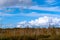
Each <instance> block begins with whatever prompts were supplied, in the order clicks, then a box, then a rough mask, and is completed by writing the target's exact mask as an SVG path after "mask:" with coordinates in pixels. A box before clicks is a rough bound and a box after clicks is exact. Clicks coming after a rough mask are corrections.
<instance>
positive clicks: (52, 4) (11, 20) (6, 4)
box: [0, 0, 60, 28]
mask: <svg viewBox="0 0 60 40" xmlns="http://www.w3.org/2000/svg"><path fill="white" fill-rule="evenodd" d="M41 16H52V17H59V18H60V0H0V24H17V23H19V22H21V21H31V20H35V19H38V18H39V17H41ZM3 28H5V26H3Z"/></svg>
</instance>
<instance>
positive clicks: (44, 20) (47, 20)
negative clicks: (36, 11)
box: [17, 16, 60, 28]
mask: <svg viewBox="0 0 60 40" xmlns="http://www.w3.org/2000/svg"><path fill="white" fill-rule="evenodd" d="M49 25H51V26H56V27H60V18H58V17H49V16H43V17H39V18H38V19H35V20H31V21H29V22H27V21H22V22H19V23H18V25H17V27H20V28H25V27H27V26H29V27H30V28H40V27H42V28H43V27H44V28H48V27H49Z"/></svg>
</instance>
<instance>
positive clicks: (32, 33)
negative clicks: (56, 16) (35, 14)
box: [0, 28, 60, 40]
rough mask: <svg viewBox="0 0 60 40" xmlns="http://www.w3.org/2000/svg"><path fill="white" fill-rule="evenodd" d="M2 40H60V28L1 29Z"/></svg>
mask: <svg viewBox="0 0 60 40" xmlns="http://www.w3.org/2000/svg"><path fill="white" fill-rule="evenodd" d="M0 40H60V29H59V28H48V29H46V28H13V29H0Z"/></svg>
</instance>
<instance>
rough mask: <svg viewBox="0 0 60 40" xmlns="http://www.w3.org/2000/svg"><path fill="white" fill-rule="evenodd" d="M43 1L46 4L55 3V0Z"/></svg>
mask: <svg viewBox="0 0 60 40" xmlns="http://www.w3.org/2000/svg"><path fill="white" fill-rule="evenodd" d="M45 2H46V4H48V5H54V4H56V0H45Z"/></svg>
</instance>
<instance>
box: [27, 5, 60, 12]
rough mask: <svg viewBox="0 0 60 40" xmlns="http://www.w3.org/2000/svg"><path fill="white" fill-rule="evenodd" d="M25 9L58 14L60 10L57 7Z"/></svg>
mask: <svg viewBox="0 0 60 40" xmlns="http://www.w3.org/2000/svg"><path fill="white" fill-rule="evenodd" d="M27 9H32V10H43V11H53V12H60V8H59V7H58V6H56V7H41V6H31V7H30V8H27Z"/></svg>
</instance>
